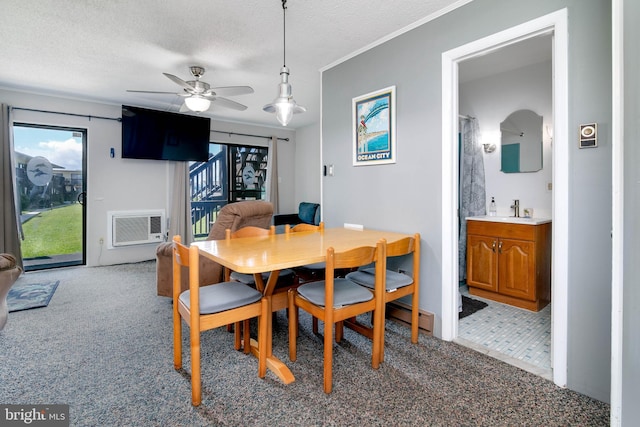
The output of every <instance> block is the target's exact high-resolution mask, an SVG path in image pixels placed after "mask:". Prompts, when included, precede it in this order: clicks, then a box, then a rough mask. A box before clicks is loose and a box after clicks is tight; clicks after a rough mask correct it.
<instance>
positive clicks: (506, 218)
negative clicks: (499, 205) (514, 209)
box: [466, 215, 551, 225]
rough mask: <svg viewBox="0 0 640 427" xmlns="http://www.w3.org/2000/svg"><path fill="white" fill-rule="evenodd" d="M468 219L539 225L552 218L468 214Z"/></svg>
mask: <svg viewBox="0 0 640 427" xmlns="http://www.w3.org/2000/svg"><path fill="white" fill-rule="evenodd" d="M466 220H467V221H489V222H508V223H512V224H525V225H538V224H546V223H547V222H551V218H523V217H519V218H516V217H513V216H489V215H480V216H468V217H467V218H466Z"/></svg>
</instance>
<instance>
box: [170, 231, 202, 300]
mask: <svg viewBox="0 0 640 427" xmlns="http://www.w3.org/2000/svg"><path fill="white" fill-rule="evenodd" d="M180 267H186V268H187V271H188V272H189V289H190V290H197V289H199V287H200V249H198V247H197V246H193V245H192V246H189V247H188V246H185V245H183V244H182V239H181V238H180V236H173V300H174V303H175V301H177V300H178V297H179V296H180V293H181V292H182V291H181V289H180V283H181V281H182V278H181V275H182V268H180ZM199 294H200V293H199V292H197V291H196V292H191V293H190V295H191V298H190V299H191V301H190V304H191V307H199ZM192 311H193V310H192ZM195 313H199V310H195Z"/></svg>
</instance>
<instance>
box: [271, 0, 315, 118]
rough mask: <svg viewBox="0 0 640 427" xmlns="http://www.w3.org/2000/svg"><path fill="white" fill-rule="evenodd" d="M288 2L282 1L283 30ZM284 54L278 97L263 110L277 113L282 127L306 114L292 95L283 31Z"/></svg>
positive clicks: (284, 33)
mask: <svg viewBox="0 0 640 427" xmlns="http://www.w3.org/2000/svg"><path fill="white" fill-rule="evenodd" d="M286 10H287V0H282V24H283V30H284V29H285V28H286ZM282 40H283V53H284V65H283V66H282V68H281V69H280V78H281V80H280V84H279V85H278V97H277V98H276V99H274V100H273V102H272V103H271V104H267V105H265V106H264V107H262V109H263V110H264V111H266V112H267V113H276V119H278V121H279V122H280V124H281V125H282V126H286V125H288V124H289V122H290V121H291V118H292V117H293V115H294V114H297V113H304V112H305V111H307V109H306V108H304V107H302V106H300V105H298V104H296V101H295V100H294V99H293V95H291V85H290V84H289V69H288V68H287V65H286V64H287V61H286V52H287V49H286V43H285V42H286V31H283V38H282Z"/></svg>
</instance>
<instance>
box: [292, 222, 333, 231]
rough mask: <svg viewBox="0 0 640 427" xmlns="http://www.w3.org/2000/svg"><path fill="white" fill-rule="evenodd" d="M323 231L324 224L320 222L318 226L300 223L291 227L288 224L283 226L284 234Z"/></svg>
mask: <svg viewBox="0 0 640 427" xmlns="http://www.w3.org/2000/svg"><path fill="white" fill-rule="evenodd" d="M323 230H324V222H321V223H320V224H318V225H312V224H306V223H300V224H296V225H294V226H293V227H291V226H290V225H289V224H287V225H285V226H284V232H285V233H297V232H300V231H323Z"/></svg>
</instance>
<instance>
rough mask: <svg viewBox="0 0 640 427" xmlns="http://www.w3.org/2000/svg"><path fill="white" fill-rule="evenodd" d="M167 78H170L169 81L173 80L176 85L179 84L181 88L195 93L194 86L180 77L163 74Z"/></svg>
mask: <svg viewBox="0 0 640 427" xmlns="http://www.w3.org/2000/svg"><path fill="white" fill-rule="evenodd" d="M162 74H164V75H165V76H167V77H168V78H169V80H171V81H172V82H174V83H177V84H179V85H180V86H182V87H183V88H185V89H186V90H188V91H189V92H193V89H194V88H193V86H191V85H190V84H189V83H187V82H185V81H184V80H182V79H181V78H180V77H176V76H174V75H173V74H169V73H162Z"/></svg>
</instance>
